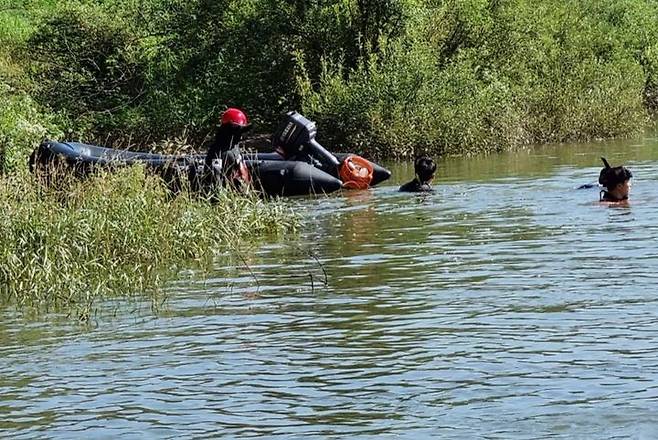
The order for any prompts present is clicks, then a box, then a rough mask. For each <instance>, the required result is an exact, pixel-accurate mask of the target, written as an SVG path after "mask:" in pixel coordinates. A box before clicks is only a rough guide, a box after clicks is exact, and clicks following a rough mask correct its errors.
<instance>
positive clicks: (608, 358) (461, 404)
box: [0, 137, 658, 439]
mask: <svg viewBox="0 0 658 440" xmlns="http://www.w3.org/2000/svg"><path fill="white" fill-rule="evenodd" d="M601 155H606V156H607V158H608V160H609V161H610V162H611V163H613V165H616V164H619V163H625V164H627V165H628V166H629V167H630V168H631V169H632V171H633V173H634V175H635V178H634V179H633V180H634V186H633V190H632V204H631V205H630V206H628V207H610V206H602V205H600V204H599V203H597V200H598V191H597V190H595V189H592V190H575V189H574V188H575V187H576V186H578V185H580V184H583V183H588V182H593V181H595V180H596V178H597V177H598V171H599V169H600V167H601V163H600V160H599V156H601ZM391 167H392V169H393V171H394V177H393V178H392V179H391V180H390V181H389V182H386V183H385V184H383V185H382V186H381V187H378V188H375V189H374V190H370V191H366V192H356V193H349V194H343V195H337V196H330V197H319V198H316V199H295V200H291V201H290V202H289V203H291V204H292V205H293V206H294V207H295V208H296V209H298V210H299V211H300V212H301V213H302V215H303V216H304V228H303V231H302V232H301V233H299V234H298V235H295V236H291V237H285V238H284V239H279V240H277V241H270V242H267V243H265V244H263V245H261V246H258V247H257V248H255V249H251V250H244V251H243V256H242V257H240V258H236V257H235V256H233V257H231V256H225V257H220V258H218V259H217V263H216V265H215V267H214V268H213V270H212V271H211V273H209V274H208V275H207V276H206V277H205V278H203V279H200V278H199V276H195V275H194V274H191V275H190V274H187V273H185V274H181V279H180V280H178V281H176V282H174V283H172V284H171V285H170V286H169V287H168V288H167V291H168V298H169V299H168V302H167V304H166V306H165V307H164V309H163V310H162V311H161V312H160V313H159V314H157V315H154V314H153V313H151V312H150V309H149V306H148V304H139V303H137V304H130V305H129V306H126V305H123V306H121V305H120V306H119V307H117V308H116V312H115V313H114V314H113V315H112V316H103V317H99V318H97V319H96V320H95V321H94V325H93V326H92V327H91V328H82V327H79V326H77V325H75V324H72V323H70V322H69V321H67V320H52V319H39V320H36V321H35V320H27V319H25V318H21V317H17V316H16V315H15V314H14V313H13V312H11V311H4V312H2V314H0V437H2V438H13V439H27V438H56V439H70V438H94V439H97V438H117V437H121V438H122V439H130V438H135V439H142V438H218V437H226V438H249V437H264V438H305V439H331V438H350V439H353V438H414V439H418V438H464V439H472V438H487V439H509V438H528V439H530V438H547V437H549V436H550V437H555V438H565V439H574V438H597V439H598V438H638V439H644V438H646V439H654V438H658V356H657V353H658V292H657V291H658V248H657V239H658V209H656V204H657V198H658V178H657V177H656V176H658V140H657V139H656V138H653V137H647V138H645V139H643V140H639V141H638V140H636V141H623V142H606V143H592V144H583V145H563V146H549V147H540V148H534V149H531V150H523V151H519V152H514V153H506V154H500V155H493V156H488V157H483V158H459V159H447V160H442V161H440V162H439V172H438V179H437V181H436V182H435V183H436V186H435V187H436V192H435V193H434V194H431V195H424V196H420V195H414V194H401V193H398V192H397V187H398V186H399V185H400V184H401V183H403V182H404V181H405V180H407V179H409V178H410V177H411V175H412V174H413V172H412V167H411V164H391Z"/></svg>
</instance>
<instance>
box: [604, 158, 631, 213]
mask: <svg viewBox="0 0 658 440" xmlns="http://www.w3.org/2000/svg"><path fill="white" fill-rule="evenodd" d="M601 160H602V161H603V164H604V165H605V167H604V168H603V169H602V170H601V173H600V174H599V183H600V184H601V185H602V186H603V187H604V188H605V189H603V190H602V191H601V194H600V196H599V201H601V202H612V203H618V202H625V201H627V200H628V195H629V193H630V191H631V182H630V180H631V178H632V177H633V173H631V171H630V170H629V169H628V168H626V167H623V166H618V167H611V166H610V164H609V163H608V161H607V160H605V158H603V157H602V158H601Z"/></svg>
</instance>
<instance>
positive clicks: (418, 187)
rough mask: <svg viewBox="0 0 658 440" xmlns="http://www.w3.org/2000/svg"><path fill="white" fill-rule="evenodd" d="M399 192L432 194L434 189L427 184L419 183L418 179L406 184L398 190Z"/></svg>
mask: <svg viewBox="0 0 658 440" xmlns="http://www.w3.org/2000/svg"><path fill="white" fill-rule="evenodd" d="M399 191H400V192H433V191H434V189H432V187H431V186H430V185H428V184H427V183H420V182H419V181H418V179H414V180H412V181H411V182H407V183H405V184H404V185H402V186H401V187H400V189H399Z"/></svg>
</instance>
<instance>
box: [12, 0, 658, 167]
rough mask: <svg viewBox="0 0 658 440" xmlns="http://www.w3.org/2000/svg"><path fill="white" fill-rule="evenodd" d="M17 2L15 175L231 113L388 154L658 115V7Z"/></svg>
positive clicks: (462, 148) (604, 133) (191, 137)
mask: <svg viewBox="0 0 658 440" xmlns="http://www.w3.org/2000/svg"><path fill="white" fill-rule="evenodd" d="M19 3H21V4H20V5H19V6H21V7H13V8H9V9H5V10H2V9H0V43H2V45H1V46H2V48H1V49H0V109H1V110H0V140H1V141H2V143H1V147H0V149H1V150H2V155H3V162H2V168H3V169H5V170H10V169H14V168H16V167H19V166H22V164H23V163H24V160H23V159H24V158H25V156H26V155H27V154H28V153H29V151H31V150H32V149H33V148H34V146H36V144H37V143H38V142H39V141H40V140H41V139H42V138H43V137H46V136H47V137H50V138H53V139H75V140H81V141H85V142H88V143H92V144H101V145H107V146H119V145H121V146H126V145H132V146H134V147H135V148H144V147H147V146H153V145H154V144H156V143H158V142H161V140H162V139H174V138H179V139H184V140H186V141H187V143H189V144H190V145H195V146H196V148H198V149H202V147H203V144H204V142H205V141H206V140H207V135H208V133H210V132H211V131H212V126H213V125H214V123H215V122H216V120H217V117H218V116H219V114H220V113H221V111H222V110H223V109H225V108H226V107H227V106H239V107H241V108H244V109H245V111H246V112H247V114H248V115H249V116H250V118H251V119H252V120H253V122H254V123H255V126H256V131H257V132H260V133H270V132H271V131H272V129H273V128H274V125H276V124H277V122H278V120H279V118H280V116H281V115H282V114H283V113H285V112H286V111H288V110H291V109H296V110H300V111H302V112H303V113H304V114H305V115H306V116H308V117H309V118H311V119H313V120H316V121H317V123H318V127H319V134H318V140H319V141H320V142H322V143H323V144H324V145H325V146H327V147H328V148H329V149H331V150H341V149H342V150H345V151H354V152H357V153H360V154H365V155H369V156H371V157H375V158H382V157H393V158H397V157H400V158H403V157H410V156H413V155H414V154H417V153H419V152H421V151H425V152H429V153H430V154H433V155H436V156H440V155H474V154H479V153H488V152H493V151H501V150H509V149H513V148H516V147H518V146H522V145H529V144H537V143H552V142H567V141H583V140H591V139H603V138H613V137H629V136H635V135H637V134H638V133H639V132H640V131H641V130H642V129H643V128H644V127H645V126H646V124H647V123H648V121H649V119H650V115H651V114H652V113H653V112H655V110H656V108H657V107H658V46H656V43H655V42H656V41H658V8H656V7H655V5H654V4H653V3H652V2H650V1H648V0H637V1H629V2H622V3H620V2H617V1H603V2H601V1H594V0H591V1H590V0H588V1H584V2H579V3H578V4H573V3H572V2H564V1H557V0H555V1H549V2H543V3H542V4H541V5H537V4H536V2H532V1H529V0H514V1H509V2H499V1H490V2H475V1H466V2H452V1H448V2H440V4H436V2H429V1H415V0H414V1H411V0H399V1H396V2H385V3H383V4H379V3H377V5H379V6H377V5H375V4H374V3H372V4H371V2H352V1H348V2H344V3H342V4H341V5H342V6H336V7H335V8H334V7H332V8H329V9H327V7H325V6H322V5H307V4H306V3H304V2H297V3H295V4H294V5H291V4H290V2H284V1H281V2H278V1H274V2H263V1H261V0H246V1H242V2H228V3H227V4H223V3H222V4H221V5H220V4H218V5H208V4H207V2H198V1H192V2H182V1H177V0H171V1H168V2H165V3H161V2H149V1H147V2H143V3H142V4H141V5H140V7H139V8H137V7H136V6H135V4H134V2H131V1H126V0H113V1H109V2H102V3H100V4H96V3H87V2H74V1H65V2H57V3H55V2H51V1H49V0H30V1H28V0H24V1H22V2H19ZM375 3H376V2H375ZM190 17H195V19H194V20H192V21H191V20H190ZM317 23H322V26H318V25H317ZM327 35H332V38H331V39H328V38H327ZM330 41H331V42H330ZM64 42H65V43H64Z"/></svg>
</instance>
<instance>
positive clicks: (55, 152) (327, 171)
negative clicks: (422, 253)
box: [30, 112, 391, 196]
mask: <svg viewBox="0 0 658 440" xmlns="http://www.w3.org/2000/svg"><path fill="white" fill-rule="evenodd" d="M315 133H316V129H315V124H314V123H313V122H310V121H308V120H307V119H305V118H304V117H303V116H301V115H299V114H298V113H296V112H290V113H288V115H286V120H285V121H284V123H283V124H282V125H281V126H280V127H279V129H278V130H277V132H276V133H275V136H274V138H273V139H274V142H275V144H276V145H277V147H278V148H277V151H278V152H274V153H246V154H244V161H245V164H246V166H247V169H248V170H249V172H250V174H251V176H252V181H253V184H254V186H255V188H256V189H257V190H259V191H261V192H263V193H265V194H267V195H281V196H294V195H307V194H322V193H325V194H328V193H331V192H334V191H337V190H339V189H340V188H342V187H344V182H343V181H342V180H341V179H340V177H341V176H340V173H339V170H340V169H341V166H343V165H345V161H346V160H349V158H350V155H349V154H338V155H333V154H331V153H329V152H328V151H327V150H325V149H324V148H323V147H322V146H321V145H320V144H318V143H317V141H315ZM366 162H367V163H368V165H369V166H370V168H371V178H370V180H369V185H370V186H373V185H376V184H378V183H380V182H382V181H384V180H386V179H388V178H389V177H390V176H391V173H390V171H388V170H387V169H385V168H383V167H381V166H379V165H377V164H375V163H372V162H369V161H366ZM55 163H60V164H63V165H65V166H67V167H68V168H70V169H73V170H75V172H77V173H79V174H83V175H84V174H87V173H89V172H90V171H91V170H93V169H94V168H97V167H106V168H111V167H116V166H125V165H131V164H143V165H145V166H146V167H147V168H149V169H151V170H152V171H154V172H156V173H158V174H160V175H161V176H163V178H164V179H165V180H166V181H167V182H168V183H171V182H173V181H175V180H176V179H180V178H181V176H183V178H186V179H189V180H191V181H192V180H196V179H194V177H193V176H200V175H203V173H204V172H205V170H204V167H205V166H206V163H205V156H204V155H201V154H196V155H167V154H156V153H145V152H136V151H128V150H117V149H112V148H105V147H100V146H95V145H88V144H83V143H79V142H53V141H46V142H43V143H42V144H41V145H40V146H39V147H38V148H37V150H35V151H34V153H33V154H32V156H31V158H30V168H31V169H32V171H34V170H36V169H38V168H43V167H48V166H51V165H53V164H55Z"/></svg>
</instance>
